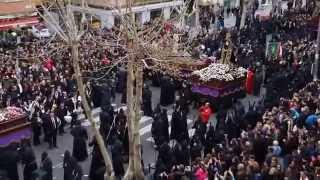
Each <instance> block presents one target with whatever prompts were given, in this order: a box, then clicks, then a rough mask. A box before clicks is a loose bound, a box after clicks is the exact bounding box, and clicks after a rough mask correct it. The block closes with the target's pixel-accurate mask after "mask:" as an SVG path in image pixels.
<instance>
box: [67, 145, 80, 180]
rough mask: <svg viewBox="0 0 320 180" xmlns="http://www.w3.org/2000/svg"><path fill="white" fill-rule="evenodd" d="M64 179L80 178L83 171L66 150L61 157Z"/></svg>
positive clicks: (76, 179)
mask: <svg viewBox="0 0 320 180" xmlns="http://www.w3.org/2000/svg"><path fill="white" fill-rule="evenodd" d="M63 169H64V175H63V179H64V180H81V179H82V175H83V171H82V168H81V167H80V165H79V164H78V163H77V161H76V160H75V159H74V158H73V157H72V156H71V155H70V152H69V151H68V150H67V151H65V153H64V157H63Z"/></svg>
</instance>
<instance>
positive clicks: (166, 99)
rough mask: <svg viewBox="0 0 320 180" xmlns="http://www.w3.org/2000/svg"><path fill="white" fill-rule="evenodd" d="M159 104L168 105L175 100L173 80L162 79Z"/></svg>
mask: <svg viewBox="0 0 320 180" xmlns="http://www.w3.org/2000/svg"><path fill="white" fill-rule="evenodd" d="M160 87H161V92H160V104H161V105H162V106H167V105H170V104H172V103H173V102H174V100H175V85H174V81H173V79H169V78H168V77H164V78H163V79H162V80H161V84H160Z"/></svg>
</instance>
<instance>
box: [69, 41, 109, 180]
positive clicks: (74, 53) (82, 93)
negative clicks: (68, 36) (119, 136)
mask: <svg viewBox="0 0 320 180" xmlns="http://www.w3.org/2000/svg"><path fill="white" fill-rule="evenodd" d="M71 46H72V52H71V53H72V60H73V63H72V65H73V68H74V72H75V77H76V81H77V87H78V91H79V94H80V96H81V102H82V105H83V108H84V112H85V114H86V115H87V117H88V120H89V121H90V123H91V126H92V129H93V131H94V134H95V138H96V140H97V144H98V146H99V149H100V151H101V154H102V157H103V160H104V162H105V166H106V173H105V177H106V179H107V180H114V171H113V167H112V162H111V160H110V157H109V155H108V153H107V148H106V146H105V143H104V141H103V138H102V136H101V134H100V132H99V131H98V128H97V125H96V123H95V121H94V120H93V117H92V114H91V110H90V107H89V103H88V101H87V97H86V95H85V91H84V85H83V81H82V78H81V77H82V75H81V70H80V65H79V48H78V44H77V43H71Z"/></svg>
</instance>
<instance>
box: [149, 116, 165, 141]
mask: <svg viewBox="0 0 320 180" xmlns="http://www.w3.org/2000/svg"><path fill="white" fill-rule="evenodd" d="M163 129H164V123H163V121H162V120H161V116H160V115H158V116H156V117H154V119H153V122H152V125H151V134H152V137H153V139H154V142H155V145H156V146H157V147H159V146H160V145H161V144H162V143H163V141H164V136H163V134H164V133H163Z"/></svg>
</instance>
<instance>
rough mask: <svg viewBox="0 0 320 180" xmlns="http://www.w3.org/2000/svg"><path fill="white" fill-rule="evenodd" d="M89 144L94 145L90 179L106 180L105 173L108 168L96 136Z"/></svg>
mask: <svg viewBox="0 0 320 180" xmlns="http://www.w3.org/2000/svg"><path fill="white" fill-rule="evenodd" d="M89 146H93V150H92V160H91V165H90V171H89V179H90V180H104V173H105V170H106V167H105V164H104V161H103V157H102V154H101V151H100V149H99V147H98V144H97V141H96V139H95V138H94V139H93V140H92V141H91V142H90V143H89Z"/></svg>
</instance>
